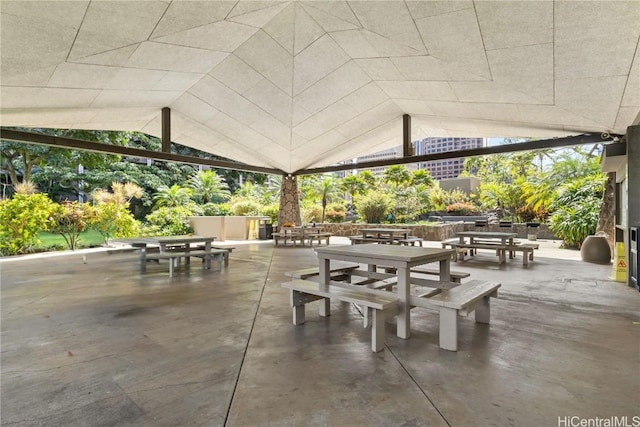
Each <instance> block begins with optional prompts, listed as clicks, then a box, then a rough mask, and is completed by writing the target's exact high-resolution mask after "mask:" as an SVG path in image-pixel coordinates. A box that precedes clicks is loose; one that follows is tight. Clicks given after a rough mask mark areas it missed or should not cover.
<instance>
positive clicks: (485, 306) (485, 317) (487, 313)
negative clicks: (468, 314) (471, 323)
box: [475, 296, 491, 323]
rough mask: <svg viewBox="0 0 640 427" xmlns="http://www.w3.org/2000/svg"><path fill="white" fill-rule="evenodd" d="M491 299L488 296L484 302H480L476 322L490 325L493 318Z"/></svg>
mask: <svg viewBox="0 0 640 427" xmlns="http://www.w3.org/2000/svg"><path fill="white" fill-rule="evenodd" d="M490 299H491V298H490V297H489V296H486V297H484V298H482V301H480V302H478V305H476V308H475V312H476V322H477V323H489V319H490V318H491V303H490V301H489V300H490Z"/></svg>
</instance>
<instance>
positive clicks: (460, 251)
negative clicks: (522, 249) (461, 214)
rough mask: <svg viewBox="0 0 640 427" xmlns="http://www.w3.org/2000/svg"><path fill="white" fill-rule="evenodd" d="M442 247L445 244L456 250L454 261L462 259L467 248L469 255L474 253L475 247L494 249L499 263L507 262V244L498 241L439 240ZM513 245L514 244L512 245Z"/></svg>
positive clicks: (444, 246)
mask: <svg viewBox="0 0 640 427" xmlns="http://www.w3.org/2000/svg"><path fill="white" fill-rule="evenodd" d="M441 243H442V247H443V248H446V246H450V247H451V248H453V249H455V250H456V256H455V257H454V261H458V260H460V261H464V257H465V255H466V253H467V250H469V254H470V255H474V254H475V253H476V249H489V250H495V251H496V256H497V257H498V260H499V262H500V264H504V263H505V262H507V255H506V253H507V246H508V245H503V244H500V243H475V242H474V243H460V242H456V243H453V242H441ZM512 246H513V247H515V245H512Z"/></svg>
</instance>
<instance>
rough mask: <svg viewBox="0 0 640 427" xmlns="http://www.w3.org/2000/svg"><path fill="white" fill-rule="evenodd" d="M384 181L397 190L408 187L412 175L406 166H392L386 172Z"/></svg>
mask: <svg viewBox="0 0 640 427" xmlns="http://www.w3.org/2000/svg"><path fill="white" fill-rule="evenodd" d="M384 181H385V182H388V183H391V184H392V185H393V186H394V187H395V188H398V187H400V186H403V187H404V186H406V185H408V184H409V182H411V173H410V172H409V170H408V169H407V168H406V166H404V165H392V166H389V167H388V168H387V169H385V171H384Z"/></svg>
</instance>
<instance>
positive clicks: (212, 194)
mask: <svg viewBox="0 0 640 427" xmlns="http://www.w3.org/2000/svg"><path fill="white" fill-rule="evenodd" d="M188 186H189V188H191V190H192V191H193V195H195V196H196V197H199V198H200V199H201V200H202V202H203V203H209V202H211V201H223V200H229V198H230V197H231V193H230V192H229V186H228V185H227V183H226V182H225V181H224V178H222V177H221V176H218V174H216V173H215V172H214V171H210V170H204V171H200V172H198V173H197V174H195V175H194V176H192V177H191V179H190V180H189V184H188Z"/></svg>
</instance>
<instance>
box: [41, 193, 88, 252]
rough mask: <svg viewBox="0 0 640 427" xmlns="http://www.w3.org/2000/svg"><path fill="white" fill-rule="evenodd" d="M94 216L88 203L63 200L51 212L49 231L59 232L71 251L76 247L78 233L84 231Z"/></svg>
mask: <svg viewBox="0 0 640 427" xmlns="http://www.w3.org/2000/svg"><path fill="white" fill-rule="evenodd" d="M94 216H95V210H94V209H93V207H92V206H91V205H90V204H88V203H80V202H70V201H65V202H63V203H60V204H58V205H57V207H56V209H54V210H53V212H52V213H51V220H52V221H51V231H53V232H54V233H57V234H60V235H61V236H62V237H63V238H64V241H65V242H66V243H67V247H68V248H69V249H71V250H72V251H73V250H75V249H76V248H77V247H78V242H79V241H80V233H82V232H83V231H85V230H86V229H87V227H88V225H89V223H90V222H91V221H92V219H93V217H94Z"/></svg>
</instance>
